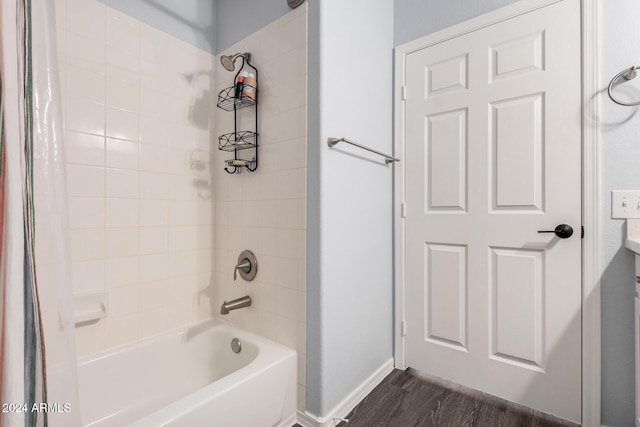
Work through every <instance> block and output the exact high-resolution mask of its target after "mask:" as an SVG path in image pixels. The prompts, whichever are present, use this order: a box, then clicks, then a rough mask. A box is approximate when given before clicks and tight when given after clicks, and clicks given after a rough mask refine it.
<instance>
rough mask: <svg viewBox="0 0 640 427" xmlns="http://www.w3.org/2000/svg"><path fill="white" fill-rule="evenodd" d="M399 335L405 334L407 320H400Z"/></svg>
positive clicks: (403, 335)
mask: <svg viewBox="0 0 640 427" xmlns="http://www.w3.org/2000/svg"><path fill="white" fill-rule="evenodd" d="M400 336H402V337H406V336H407V322H406V321H404V320H403V321H402V322H400Z"/></svg>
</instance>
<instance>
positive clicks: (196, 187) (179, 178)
mask: <svg viewBox="0 0 640 427" xmlns="http://www.w3.org/2000/svg"><path fill="white" fill-rule="evenodd" d="M209 182H210V178H209V177H206V176H204V177H199V176H197V177H195V178H194V177H193V176H188V175H174V176H171V177H170V178H169V198H170V199H171V200H193V199H195V198H197V197H198V193H199V192H201V191H211V185H210V184H209Z"/></svg>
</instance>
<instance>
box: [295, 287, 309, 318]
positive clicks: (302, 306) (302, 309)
mask: <svg viewBox="0 0 640 427" xmlns="http://www.w3.org/2000/svg"><path fill="white" fill-rule="evenodd" d="M296 306H297V307H298V313H297V316H298V321H299V322H306V321H307V293H306V292H298V301H297V303H296Z"/></svg>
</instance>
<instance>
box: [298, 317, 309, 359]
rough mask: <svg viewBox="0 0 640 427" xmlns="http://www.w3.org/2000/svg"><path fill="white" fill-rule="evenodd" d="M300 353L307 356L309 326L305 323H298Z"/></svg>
mask: <svg viewBox="0 0 640 427" xmlns="http://www.w3.org/2000/svg"><path fill="white" fill-rule="evenodd" d="M297 328H298V340H297V341H298V347H297V351H298V353H303V354H307V325H306V323H303V322H298V326H297Z"/></svg>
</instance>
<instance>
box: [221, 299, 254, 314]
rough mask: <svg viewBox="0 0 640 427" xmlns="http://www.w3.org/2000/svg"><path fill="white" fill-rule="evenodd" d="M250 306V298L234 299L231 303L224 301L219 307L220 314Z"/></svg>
mask: <svg viewBox="0 0 640 427" xmlns="http://www.w3.org/2000/svg"><path fill="white" fill-rule="evenodd" d="M249 306H251V297H250V296H248V295H247V296H245V297H242V298H236V299H234V300H231V301H225V302H224V303H222V307H220V314H229V312H230V311H232V310H237V309H239V308H244V307H249Z"/></svg>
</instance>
